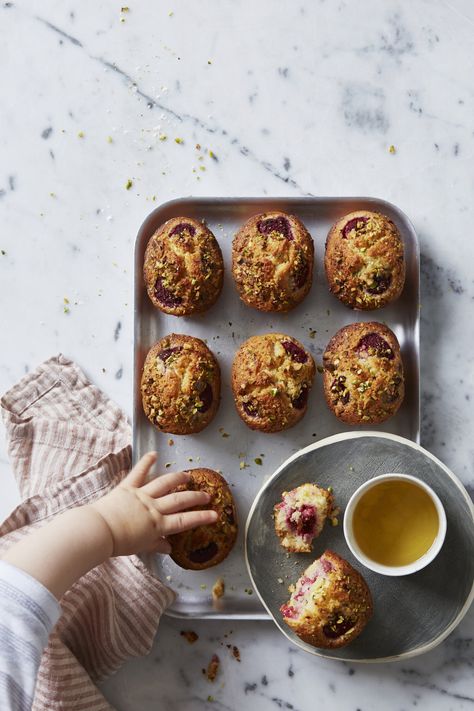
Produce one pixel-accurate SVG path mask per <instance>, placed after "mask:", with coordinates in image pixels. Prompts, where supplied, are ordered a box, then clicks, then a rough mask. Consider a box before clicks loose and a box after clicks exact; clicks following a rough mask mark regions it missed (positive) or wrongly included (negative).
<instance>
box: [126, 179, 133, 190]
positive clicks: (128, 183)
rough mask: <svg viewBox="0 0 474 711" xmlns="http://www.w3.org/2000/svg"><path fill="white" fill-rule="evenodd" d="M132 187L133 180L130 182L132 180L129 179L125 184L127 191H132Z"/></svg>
mask: <svg viewBox="0 0 474 711" xmlns="http://www.w3.org/2000/svg"><path fill="white" fill-rule="evenodd" d="M132 185H133V180H130V178H129V179H128V180H127V182H126V183H125V190H130V188H131V187H132Z"/></svg>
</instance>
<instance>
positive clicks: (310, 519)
mask: <svg viewBox="0 0 474 711" xmlns="http://www.w3.org/2000/svg"><path fill="white" fill-rule="evenodd" d="M333 512H334V499H333V496H332V494H331V493H330V492H329V491H327V489H322V488H321V487H320V486H317V485H316V484H302V485H301V486H298V487H297V488H296V489H292V490H291V491H284V492H283V494H282V501H281V503H278V504H276V505H275V507H274V519H275V531H276V533H277V536H278V537H279V539H280V543H281V545H282V546H283V548H286V550H288V551H290V552H291V553H311V545H312V542H313V539H314V538H316V537H317V536H319V534H320V533H321V531H322V530H323V526H324V522H325V521H326V519H327V518H330V517H331V516H332V514H333Z"/></svg>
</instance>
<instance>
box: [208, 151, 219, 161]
mask: <svg viewBox="0 0 474 711" xmlns="http://www.w3.org/2000/svg"><path fill="white" fill-rule="evenodd" d="M209 158H212V160H217V156H216V154H215V153H214V151H211V150H210V149H209Z"/></svg>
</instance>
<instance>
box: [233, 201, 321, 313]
mask: <svg viewBox="0 0 474 711" xmlns="http://www.w3.org/2000/svg"><path fill="white" fill-rule="evenodd" d="M313 263H314V245H313V240H312V238H311V235H310V234H309V232H308V230H307V229H306V227H305V226H304V225H303V223H302V222H301V220H299V219H298V218H297V217H295V216H294V215H287V214H286V213H284V212H277V211H274V212H265V213H263V214H261V215H255V216H254V217H251V218H250V220H248V221H247V222H246V223H245V224H244V225H243V226H242V227H241V228H240V230H239V231H238V232H237V234H236V235H235V237H234V241H233V244H232V273H233V276H234V280H235V284H236V287H237V290H238V292H239V296H240V298H241V299H242V301H243V302H244V303H245V304H247V305H248V306H251V307H253V308H254V309H258V310H259V311H289V310H290V309H292V308H294V307H295V306H297V304H299V303H300V302H301V301H302V300H303V299H304V298H305V296H306V295H307V293H308V291H309V290H310V288H311V283H312V279H313Z"/></svg>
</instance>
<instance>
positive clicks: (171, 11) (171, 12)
mask: <svg viewBox="0 0 474 711" xmlns="http://www.w3.org/2000/svg"><path fill="white" fill-rule="evenodd" d="M173 15H174V12H173V10H170V11H169V13H168V17H173ZM213 700H214V699H213Z"/></svg>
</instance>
